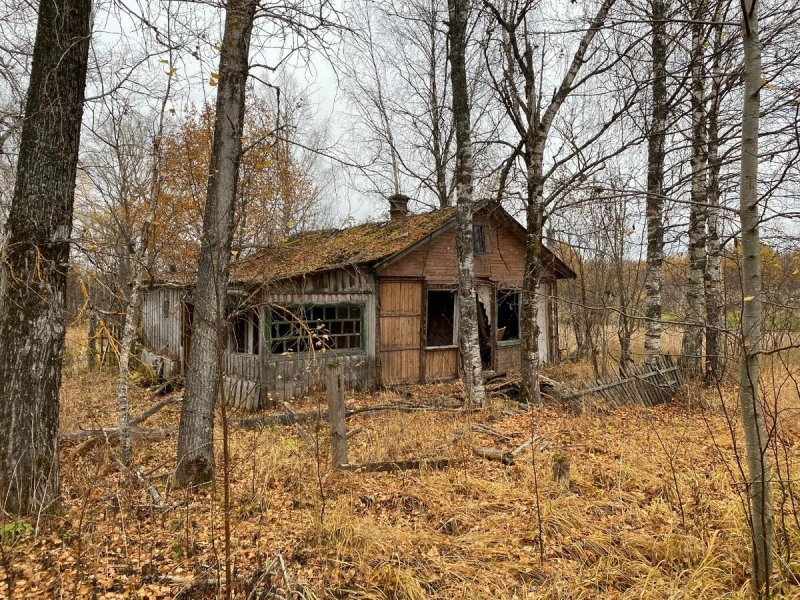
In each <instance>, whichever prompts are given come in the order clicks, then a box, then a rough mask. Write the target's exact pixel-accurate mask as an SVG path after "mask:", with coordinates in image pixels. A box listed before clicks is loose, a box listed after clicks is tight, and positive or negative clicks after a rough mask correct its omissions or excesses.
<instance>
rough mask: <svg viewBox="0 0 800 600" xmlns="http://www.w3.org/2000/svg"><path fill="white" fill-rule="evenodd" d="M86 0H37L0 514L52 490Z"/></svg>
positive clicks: (5, 297)
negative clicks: (38, 0)
mask: <svg viewBox="0 0 800 600" xmlns="http://www.w3.org/2000/svg"><path fill="white" fill-rule="evenodd" d="M91 8H92V5H91V2H89V1H88V0H43V1H42V2H41V4H40V5H39V22H38V26H37V31H36V42H35V45H34V50H33V65H32V70H31V78H30V85H29V89H28V98H27V101H26V106H25V122H24V124H23V126H22V139H21V144H20V152H19V161H18V163H17V180H16V184H15V188H14V197H13V200H12V205H11V211H10V213H9V217H8V222H7V224H6V236H7V241H6V247H5V254H6V256H5V261H4V264H3V270H2V275H1V276H0V277H2V282H0V290H2V295H0V494H2V500H0V508H4V509H5V510H6V511H9V512H14V513H20V514H28V515H35V514H38V513H39V512H41V511H45V510H48V509H49V508H50V507H51V506H52V504H53V503H54V502H55V501H56V500H57V498H58V494H59V476H58V414H59V406H58V400H59V387H60V384H61V358H62V355H63V351H64V332H65V323H64V319H65V314H64V310H65V294H66V284H67V270H68V268H69V239H70V235H71V233H72V208H73V196H74V192H75V173H76V169H77V163H78V148H79V145H80V132H81V118H82V116H83V100H84V88H85V84H86V64H87V57H88V51H89V39H90V36H91Z"/></svg>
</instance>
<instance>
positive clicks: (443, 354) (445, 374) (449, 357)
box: [425, 348, 458, 381]
mask: <svg viewBox="0 0 800 600" xmlns="http://www.w3.org/2000/svg"><path fill="white" fill-rule="evenodd" d="M456 377H458V348H437V349H436V350H431V349H426V350H425V380H426V381H438V380H442V379H455V378H456Z"/></svg>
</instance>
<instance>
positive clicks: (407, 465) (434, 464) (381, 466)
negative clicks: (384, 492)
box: [341, 458, 462, 473]
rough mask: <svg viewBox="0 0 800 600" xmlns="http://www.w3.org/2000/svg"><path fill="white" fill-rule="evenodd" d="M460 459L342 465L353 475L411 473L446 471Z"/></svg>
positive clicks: (342, 467)
mask: <svg viewBox="0 0 800 600" xmlns="http://www.w3.org/2000/svg"><path fill="white" fill-rule="evenodd" d="M461 462H462V461H461V460H460V459H451V458H431V459H421V460H395V461H385V462H374V463H364V464H360V465H359V464H346V465H342V466H341V469H342V471H352V472H353V473H391V472H395V471H409V470H412V469H446V468H447V467H450V466H452V465H456V464H459V463H461Z"/></svg>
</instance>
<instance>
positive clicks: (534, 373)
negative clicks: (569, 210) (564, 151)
mask: <svg viewBox="0 0 800 600" xmlns="http://www.w3.org/2000/svg"><path fill="white" fill-rule="evenodd" d="M532 162H533V163H537V166H529V167H528V209H527V211H526V212H527V215H526V216H527V220H526V227H527V230H528V234H527V239H526V242H525V275H524V276H523V278H522V303H521V304H522V306H521V307H520V329H521V330H522V332H521V334H522V335H521V337H522V344H521V346H522V347H521V349H520V351H521V353H522V356H521V360H520V375H521V379H520V385H519V393H520V400H521V401H522V402H527V403H529V404H537V405H538V404H540V403H541V400H542V397H541V391H540V390H539V282H540V279H541V274H542V229H543V227H544V222H543V221H544V215H543V214H542V213H543V210H542V177H541V170H542V166H541V165H542V162H543V155H542V154H541V153H538V154H537V153H534V158H533V161H532Z"/></svg>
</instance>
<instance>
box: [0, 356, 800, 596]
mask: <svg viewBox="0 0 800 600" xmlns="http://www.w3.org/2000/svg"><path fill="white" fill-rule="evenodd" d="M580 368H582V369H585V367H572V366H567V365H565V366H561V367H559V368H558V369H555V370H552V369H551V370H549V371H548V373H547V374H548V375H549V376H551V377H552V378H554V379H560V380H565V381H570V379H571V378H572V379H574V378H575V377H576V376H577V375H576V373H577V371H576V369H578V370H579V369H580ZM793 375H794V376H795V377H796V376H797V375H798V373H797V372H796V371H794V372H793ZM785 380H786V379H785V378H784V381H785ZM770 389H773V390H774V392H775V394H774V396H775V397H776V398H777V400H776V404H775V406H779V407H780V408H781V412H780V416H779V419H778V427H777V430H778V432H779V436H778V439H779V443H778V445H777V446H776V448H777V449H778V451H779V452H778V454H779V466H780V469H779V473H778V475H779V478H780V479H782V480H789V481H791V480H794V481H797V480H798V477H799V476H800V467H799V466H798V465H800V418H798V416H800V415H798V412H797V411H798V407H800V402H799V401H798V398H797V387H796V386H795V385H793V384H792V385H791V386H790V385H784V386H782V387H780V386H777V384H775V387H773V388H770ZM133 390H134V394H133V399H132V401H133V402H132V403H133V410H132V412H133V414H134V415H135V414H139V413H140V412H141V411H142V410H144V409H145V408H147V407H148V406H150V405H152V404H153V402H155V401H156V400H157V399H160V398H154V397H153V395H152V393H151V392H149V391H148V390H146V389H144V388H141V387H133ZM412 394H413V397H412V401H413V402H419V403H422V404H428V405H430V404H434V403H439V404H441V403H446V402H448V401H452V399H453V398H456V397H458V396H459V394H460V391H459V389H458V386H457V385H453V384H450V385H438V386H425V387H418V388H415V389H413V390H412ZM735 395H736V389H735V387H734V386H733V385H732V384H729V383H726V384H724V385H723V386H722V387H721V388H720V389H719V390H713V389H712V390H708V389H705V388H703V387H702V386H701V385H699V384H692V385H688V386H686V387H685V389H683V390H682V392H681V393H680V395H679V397H677V398H676V399H675V402H673V403H671V404H668V405H662V406H658V407H655V408H622V409H618V410H615V411H607V410H603V409H602V407H601V406H598V405H589V406H587V409H586V410H584V411H583V412H582V413H580V414H577V413H575V412H572V411H570V410H568V409H566V408H565V407H561V406H558V405H554V404H546V405H545V406H544V407H543V408H534V409H532V410H530V411H529V412H526V413H518V412H516V410H515V409H516V408H518V406H519V405H516V404H515V403H508V402H504V401H500V400H495V401H493V402H492V404H491V406H490V407H488V408H486V409H484V410H482V411H480V412H475V413H464V412H445V411H442V412H417V413H399V412H384V413H364V414H361V415H356V416H354V417H353V418H351V419H349V420H348V428H349V429H351V430H358V432H357V433H355V435H353V437H352V438H351V439H350V440H349V450H350V462H353V463H363V462H367V461H383V460H398V459H420V458H431V457H435V458H442V457H446V458H451V459H454V460H456V461H460V462H458V463H457V464H455V465H454V466H451V467H448V468H444V469H431V470H408V471H403V472H398V473H357V472H356V473H350V472H345V473H335V472H333V471H332V470H331V468H330V467H329V459H328V445H327V433H326V429H325V427H324V426H319V427H318V426H315V425H314V424H311V423H306V424H303V425H290V426H271V427H261V428H258V429H244V428H241V427H239V426H236V425H232V426H231V427H230V430H229V435H228V438H229V447H230V461H229V464H230V467H229V479H230V487H229V490H230V512H229V516H228V522H229V524H230V565H231V570H232V580H233V581H234V586H233V597H235V598H270V597H272V598H277V597H283V594H285V593H286V588H287V587H291V588H292V590H293V591H294V595H292V597H294V598H345V597H347V598H350V597H354V598H386V599H390V598H398V599H401V598H407V599H417V598H470V599H472V598H520V599H521V598H745V597H747V596H748V580H747V577H748V571H749V562H748V553H749V541H748V539H749V537H748V528H747V524H746V519H745V516H744V512H743V511H744V509H743V502H742V501H743V498H742V496H741V492H742V491H743V490H742V486H741V485H740V484H739V483H738V482H741V481H742V479H743V477H742V474H741V471H740V466H739V463H737V459H736V455H737V451H738V452H741V451H742V447H741V440H740V438H739V433H738V431H736V432H735V434H734V435H732V433H731V428H730V427H729V424H728V423H729V420H728V418H727V417H726V416H725V415H726V410H727V412H728V413H729V416H730V419H732V420H733V421H734V422H735V421H736V419H737V418H738V413H737V412H736V409H735V406H736V402H735ZM346 399H347V404H348V406H351V407H352V406H367V405H372V404H389V403H393V402H398V401H399V398H398V396H397V395H396V394H395V393H394V392H377V393H375V394H362V393H348V394H347V396H346ZM323 405H324V397H323V396H322V395H318V396H312V397H309V398H306V399H304V400H303V401H298V402H297V403H295V404H294V405H293V408H294V409H295V410H297V411H306V410H312V409H315V408H317V407H320V406H322V408H323V409H324V406H323ZM723 406H724V407H725V408H726V410H723ZM178 415H179V407H178V406H177V405H171V406H168V407H167V408H165V409H164V410H162V411H160V412H159V413H158V414H156V415H155V416H154V417H152V418H151V419H150V420H148V421H147V423H145V426H147V427H153V428H174V427H176V426H177V422H178ZM229 416H230V420H231V421H232V422H234V421H236V419H238V417H239V416H240V415H237V414H233V415H229ZM61 418H62V430H63V431H69V430H77V429H80V428H95V427H98V426H113V425H114V423H115V419H116V409H115V393H114V376H113V372H103V373H86V372H83V371H82V370H81V369H80V368H78V367H71V368H68V369H67V370H66V372H65V376H64V384H63V403H62V415H61ZM218 423H219V419H218ZM474 423H482V424H485V425H489V426H491V428H493V429H495V430H497V431H499V432H501V433H502V434H504V435H505V436H507V437H506V438H505V439H502V438H501V439H498V438H496V437H494V436H486V435H483V434H480V433H476V432H471V431H470V429H471V425H472V424H474ZM222 433H223V432H222V430H221V428H220V427H218V430H217V433H216V435H217V440H218V442H219V440H221V439H222ZM533 433H535V434H537V435H539V436H541V437H542V438H543V439H544V440H547V441H548V442H549V443H550V444H549V446H548V447H547V448H545V449H544V450H543V451H539V452H532V451H531V450H530V448H529V449H528V450H526V451H525V452H523V453H522V454H521V455H520V456H519V457H518V459H517V462H516V464H515V465H513V466H504V465H502V464H500V463H498V462H492V461H488V460H484V459H482V458H480V457H478V456H475V455H473V454H472V452H471V448H472V447H473V446H475V445H480V446H490V447H497V448H504V449H507V450H510V449H513V448H514V447H516V446H517V445H518V444H520V443H521V442H522V441H524V440H525V439H527V438H528V437H530V436H531V435H532V434H533ZM461 434H463V435H461ZM454 438H455V439H456V441H455V442H454V441H453V440H454ZM217 448H218V452H217V466H218V476H217V479H216V481H215V484H214V486H213V487H210V488H208V489H204V490H202V491H199V492H196V493H191V492H187V491H184V490H178V489H172V488H171V487H170V478H171V472H172V470H173V469H174V453H175V438H174V436H173V437H171V438H169V439H167V440H164V441H136V442H135V463H136V464H137V465H139V466H140V467H141V470H142V472H143V473H144V475H145V477H146V479H147V480H148V481H149V482H150V483H151V484H152V485H153V487H154V488H155V489H156V490H158V492H159V494H160V496H161V500H162V502H163V507H161V508H156V507H154V506H153V501H152V497H151V494H150V493H148V491H147V490H146V489H144V488H143V487H142V486H141V485H138V484H136V483H135V482H131V480H130V477H129V476H127V475H126V474H125V473H123V472H121V471H120V469H119V468H118V466H117V464H116V462H115V460H114V456H115V454H114V453H115V451H116V446H115V444H114V443H113V441H111V442H107V441H106V440H101V441H100V442H98V443H95V442H85V441H70V442H64V443H62V450H61V474H62V475H61V478H62V491H63V503H62V505H61V507H60V509H59V513H58V514H57V516H55V517H49V518H48V519H46V520H42V521H41V522H38V523H35V522H34V523H27V524H26V523H22V522H18V521H10V520H9V519H8V518H5V520H4V521H3V522H2V523H0V526H1V527H2V528H1V529H0V534H1V535H2V542H1V543H0V597H9V596H11V595H12V590H13V597H14V598H25V599H27V598H50V597H53V598H55V597H59V598H60V597H81V598H83V597H85V598H128V597H130V598H177V597H181V598H215V597H223V592H222V587H223V586H221V585H220V583H219V582H220V580H222V581H224V573H225V522H226V515H225V510H224V501H223V500H224V490H225V485H224V478H223V475H224V470H225V469H224V468H223V467H224V460H223V458H224V457H223V455H222V444H221V443H218V444H217ZM555 453H562V454H563V455H565V456H566V457H567V458H568V460H569V462H570V465H571V481H570V484H569V489H567V490H565V489H562V488H560V487H559V486H558V485H557V484H556V483H554V482H553V481H552V477H551V464H552V459H553V456H554V454H555ZM773 458H774V457H773ZM784 490H786V487H785V486H784V487H776V504H777V505H778V506H780V507H781V513H780V514H779V515H778V517H777V518H776V522H777V524H778V538H779V542H780V548H781V557H782V558H781V561H779V562H780V573H778V576H779V577H778V578H779V580H780V590H779V595H782V596H785V597H800V587H799V586H798V579H797V578H798V576H800V562H798V558H796V557H797V556H798V553H800V528H799V527H798V512H797V508H798V507H797V506H796V505H795V504H794V503H795V502H796V501H797V500H799V499H800V497H798V496H797V493H796V492H795V495H791V494H789V493H788V490H787V493H783V492H784ZM281 561H282V562H281ZM254 589H255V591H254ZM265 590H272V591H277V592H279V593H280V594H282V595H281V596H270V595H269V593H270V592H269V591H265ZM259 594H260V595H259ZM287 597H288V596H287Z"/></svg>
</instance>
